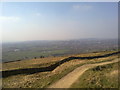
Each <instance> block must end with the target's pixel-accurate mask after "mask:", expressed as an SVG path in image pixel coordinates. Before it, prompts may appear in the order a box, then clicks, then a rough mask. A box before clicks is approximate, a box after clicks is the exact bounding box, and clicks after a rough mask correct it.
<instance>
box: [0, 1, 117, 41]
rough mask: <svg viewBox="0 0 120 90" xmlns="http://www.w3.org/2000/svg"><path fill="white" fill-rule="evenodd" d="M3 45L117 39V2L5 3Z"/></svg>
mask: <svg viewBox="0 0 120 90" xmlns="http://www.w3.org/2000/svg"><path fill="white" fill-rule="evenodd" d="M0 10H1V12H2V13H1V14H0V23H1V26H0V27H1V29H0V30H2V41H3V42H14V41H31V40H70V39H83V38H117V37H118V3H117V2H2V3H0Z"/></svg>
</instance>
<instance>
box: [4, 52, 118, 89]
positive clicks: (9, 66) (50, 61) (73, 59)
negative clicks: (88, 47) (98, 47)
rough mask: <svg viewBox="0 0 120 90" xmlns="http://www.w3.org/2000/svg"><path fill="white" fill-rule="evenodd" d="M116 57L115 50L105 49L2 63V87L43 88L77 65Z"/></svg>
mask: <svg viewBox="0 0 120 90" xmlns="http://www.w3.org/2000/svg"><path fill="white" fill-rule="evenodd" d="M116 58H118V53H116V51H106V52H96V53H95V52H94V53H87V54H77V55H70V56H61V57H60V56H59V57H46V58H39V59H31V60H22V61H15V62H8V63H3V68H2V74H3V88H45V87H48V86H49V85H51V84H53V83H55V82H56V81H58V80H59V79H61V78H62V77H64V76H65V75H67V74H68V73H69V72H71V71H73V70H74V69H75V68H77V67H80V66H82V65H85V64H94V63H100V62H106V61H112V60H114V59H116Z"/></svg>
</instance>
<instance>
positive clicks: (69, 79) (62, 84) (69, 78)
mask: <svg viewBox="0 0 120 90" xmlns="http://www.w3.org/2000/svg"><path fill="white" fill-rule="evenodd" d="M118 61H119V60H118V59H115V60H112V61H107V62H102V63H96V64H86V65H83V66H80V67H78V68H76V69H75V70H73V71H72V72H70V73H69V74H67V75H66V76H64V77H63V78H61V79H60V80H59V81H57V82H56V83H53V84H52V85H50V86H49V87H48V88H69V87H70V86H71V85H72V84H73V83H74V82H75V81H76V80H77V79H78V78H79V77H80V76H81V75H82V74H83V73H84V72H85V71H86V70H88V69H90V68H93V67H95V66H99V65H105V64H110V63H115V62H118Z"/></svg>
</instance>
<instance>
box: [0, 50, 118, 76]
mask: <svg viewBox="0 0 120 90" xmlns="http://www.w3.org/2000/svg"><path fill="white" fill-rule="evenodd" d="M118 53H120V51H119V52H114V53H110V54H105V55H101V56H90V57H68V58H66V59H63V60H61V61H58V62H56V63H55V64H52V65H50V66H48V67H41V68H25V69H15V70H6V71H1V72H0V74H1V73H2V78H5V77H9V76H13V75H19V74H34V73H38V72H49V71H53V70H54V69H55V68H57V67H58V66H60V65H61V64H63V63H65V62H68V61H71V60H74V59H80V60H84V59H95V58H103V57H109V56H112V55H115V54H118Z"/></svg>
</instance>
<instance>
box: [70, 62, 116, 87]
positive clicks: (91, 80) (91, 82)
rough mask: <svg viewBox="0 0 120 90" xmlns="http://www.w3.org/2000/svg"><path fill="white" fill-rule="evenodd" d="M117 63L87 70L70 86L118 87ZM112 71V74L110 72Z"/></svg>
mask: <svg viewBox="0 0 120 90" xmlns="http://www.w3.org/2000/svg"><path fill="white" fill-rule="evenodd" d="M117 70H118V63H114V64H108V65H104V66H97V67H95V68H92V69H90V70H87V71H86V72H85V73H84V74H83V75H82V76H81V77H80V78H79V79H78V80H77V81H76V82H75V83H74V84H73V85H72V86H71V88H118V73H113V72H115V71H117ZM112 73H113V74H112Z"/></svg>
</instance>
